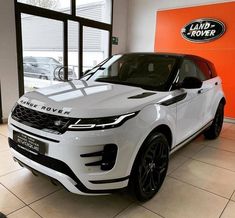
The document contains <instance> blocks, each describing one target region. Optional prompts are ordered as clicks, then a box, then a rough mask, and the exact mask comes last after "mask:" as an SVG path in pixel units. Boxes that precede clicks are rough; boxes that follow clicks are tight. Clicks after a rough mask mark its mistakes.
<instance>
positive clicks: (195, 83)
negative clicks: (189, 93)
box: [180, 77, 202, 89]
mask: <svg viewBox="0 0 235 218" xmlns="http://www.w3.org/2000/svg"><path fill="white" fill-rule="evenodd" d="M180 87H181V88H184V89H200V88H201V87H202V81H201V80H200V79H198V78H196V77H185V78H184V80H183V82H182V84H181V86H180Z"/></svg>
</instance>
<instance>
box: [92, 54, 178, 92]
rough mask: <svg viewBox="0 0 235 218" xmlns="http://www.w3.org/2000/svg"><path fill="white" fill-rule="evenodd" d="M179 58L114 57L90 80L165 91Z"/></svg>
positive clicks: (152, 56)
mask: <svg viewBox="0 0 235 218" xmlns="http://www.w3.org/2000/svg"><path fill="white" fill-rule="evenodd" d="M176 60H177V58H176V57H174V56H167V55H156V54H126V55H116V56H113V57H112V58H111V59H110V60H109V61H107V62H106V63H105V64H103V65H102V66H101V68H100V69H98V70H97V72H96V73H95V74H94V75H93V76H92V77H91V78H90V79H89V80H94V81H97V82H107V83H115V84H123V85H130V86H137V87H142V88H144V89H151V90H156V91H165V89H166V86H167V84H168V82H169V78H170V77H171V75H172V70H173V69H174V66H175V64H176Z"/></svg>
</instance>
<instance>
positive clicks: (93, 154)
mask: <svg viewBox="0 0 235 218" xmlns="http://www.w3.org/2000/svg"><path fill="white" fill-rule="evenodd" d="M103 154H104V151H98V152H93V153H87V154H81V155H80V157H98V156H102V155H103Z"/></svg>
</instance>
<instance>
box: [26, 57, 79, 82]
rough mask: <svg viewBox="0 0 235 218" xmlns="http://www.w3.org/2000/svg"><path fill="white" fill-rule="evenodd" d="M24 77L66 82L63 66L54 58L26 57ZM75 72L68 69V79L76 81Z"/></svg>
mask: <svg viewBox="0 0 235 218" xmlns="http://www.w3.org/2000/svg"><path fill="white" fill-rule="evenodd" d="M23 63H24V76H26V77H32V78H38V79H45V80H59V81H62V80H64V67H63V65H62V64H61V63H60V62H59V61H57V60H56V59H54V58H52V57H32V56H30V57H24V59H23ZM74 76H75V72H74V70H72V69H70V68H69V69H68V79H69V80H72V79H74Z"/></svg>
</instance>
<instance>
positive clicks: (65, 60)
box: [63, 20, 69, 81]
mask: <svg viewBox="0 0 235 218" xmlns="http://www.w3.org/2000/svg"><path fill="white" fill-rule="evenodd" d="M63 34H64V36H63V39H64V40H63V47H64V48H63V56H64V81H68V68H69V67H68V20H65V21H64V25H63Z"/></svg>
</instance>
